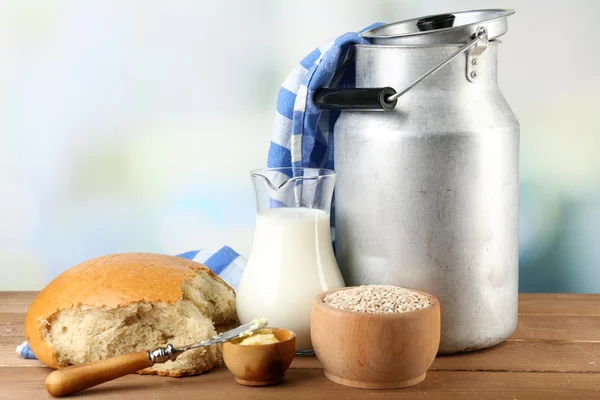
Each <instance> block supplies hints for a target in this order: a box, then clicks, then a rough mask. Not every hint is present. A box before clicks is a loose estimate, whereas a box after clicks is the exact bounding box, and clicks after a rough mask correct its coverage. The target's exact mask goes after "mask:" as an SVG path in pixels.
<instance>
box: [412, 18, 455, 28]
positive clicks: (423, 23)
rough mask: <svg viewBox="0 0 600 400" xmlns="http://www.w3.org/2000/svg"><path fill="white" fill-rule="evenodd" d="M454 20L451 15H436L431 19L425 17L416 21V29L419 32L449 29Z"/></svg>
mask: <svg viewBox="0 0 600 400" xmlns="http://www.w3.org/2000/svg"><path fill="white" fill-rule="evenodd" d="M454 19H455V17H454V15H452V14H438V15H434V16H431V17H425V18H421V19H420V20H418V21H417V28H419V30H420V31H421V32H424V31H432V30H434V29H444V28H450V27H451V26H452V25H454Z"/></svg>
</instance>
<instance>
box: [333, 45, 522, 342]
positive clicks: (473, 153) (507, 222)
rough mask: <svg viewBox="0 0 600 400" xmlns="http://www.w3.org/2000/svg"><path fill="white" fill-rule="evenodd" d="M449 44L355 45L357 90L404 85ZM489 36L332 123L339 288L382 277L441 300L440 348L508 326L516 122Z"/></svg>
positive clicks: (501, 332) (514, 281)
mask: <svg viewBox="0 0 600 400" xmlns="http://www.w3.org/2000/svg"><path fill="white" fill-rule="evenodd" d="M459 47H460V46H456V45H440V46H423V47H417V46H414V47H408V46H399V47H394V46H372V45H364V46H356V61H357V67H356V69H357V87H384V86H392V87H398V88H401V87H405V86H407V85H408V84H410V83H411V82H413V81H414V80H415V79H417V78H418V77H419V76H421V75H423V74H424V73H425V72H426V71H428V70H430V69H431V68H432V67H434V66H435V65H436V64H437V63H439V60H443V59H444V58H447V57H448V56H450V55H451V54H452V53H453V52H454V51H456V50H457V49H458V48H459ZM497 54H498V43H497V42H494V41H490V42H489V43H488V46H487V49H486V50H485V51H484V52H483V53H481V54H480V55H479V56H478V57H477V59H478V61H477V63H478V73H479V75H478V78H477V79H476V80H474V81H473V82H470V81H469V80H467V78H466V76H465V69H466V68H467V66H466V59H467V55H465V56H463V57H458V58H456V59H454V60H453V61H452V62H450V63H449V64H448V65H446V66H445V67H444V68H442V69H441V70H439V71H438V72H437V73H435V74H433V75H431V76H430V77H429V78H428V79H426V80H424V81H422V82H421V83H420V84H419V85H416V86H415V87H414V88H413V89H412V90H410V91H408V92H407V93H406V94H404V95H403V96H402V97H400V98H399V99H398V104H397V105H396V107H395V109H393V110H392V111H387V112H368V111H367V112H342V114H341V116H340V118H339V119H338V121H337V123H336V126H335V169H336V171H337V174H338V181H337V188H336V193H335V211H336V212H335V217H336V253H337V258H338V263H339V265H340V268H341V270H342V273H343V275H344V278H345V281H346V283H347V284H348V285H360V284H394V285H400V286H405V287H409V288H414V289H419V290H423V291H426V292H430V293H432V294H433V295H435V296H436V297H437V298H438V299H439V300H440V303H441V312H442V335H441V345H440V353H453V352H459V351H467V350H475V349H480V348H485V347H489V346H492V345H495V344H497V343H499V342H502V341H503V340H505V339H506V338H508V337H509V336H510V335H511V334H512V332H513V331H514V329H515V327H516V323H517V293H518V205H519V204H518V203H519V201H518V199H519V197H518V168H519V125H518V121H517V120H516V118H515V116H514V115H513V113H512V111H511V110H510V107H509V105H508V104H507V102H506V101H505V99H504V97H503V96H502V93H501V92H500V90H499V88H498V85H497V80H496V78H497Z"/></svg>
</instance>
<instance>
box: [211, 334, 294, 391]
mask: <svg viewBox="0 0 600 400" xmlns="http://www.w3.org/2000/svg"><path fill="white" fill-rule="evenodd" d="M295 347H296V335H295V334H294V332H292V331H290V330H287V329H282V328H269V327H267V328H264V329H261V330H258V331H256V332H253V333H252V334H251V335H247V336H245V335H240V337H239V338H237V339H234V340H231V341H229V342H225V343H223V348H222V351H223V361H224V362H225V365H226V366H227V368H228V369H229V371H230V372H231V373H232V374H233V375H234V376H235V381H236V382H237V383H239V384H240V385H245V386H267V385H274V384H277V383H280V382H282V381H283V379H284V376H285V372H286V371H287V369H288V368H289V366H290V364H291V363H292V360H293V359H294V349H295Z"/></svg>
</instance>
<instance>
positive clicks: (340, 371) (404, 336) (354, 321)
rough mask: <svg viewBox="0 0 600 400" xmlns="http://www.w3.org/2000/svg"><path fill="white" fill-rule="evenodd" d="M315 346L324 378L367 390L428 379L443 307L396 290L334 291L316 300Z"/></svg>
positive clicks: (413, 292)
mask: <svg viewBox="0 0 600 400" xmlns="http://www.w3.org/2000/svg"><path fill="white" fill-rule="evenodd" d="M311 337H312V343H313V347H314V350H315V354H316V355H317V357H318V359H319V361H320V362H321V364H323V369H324V372H325V376H326V377H327V378H329V379H330V380H332V381H333V382H336V383H339V384H342V385H346V386H352V387H358V388H363V389H397V388H403V387H407V386H412V385H416V384H418V383H420V382H421V381H423V379H425V374H426V372H427V369H428V368H429V367H430V366H431V364H432V363H433V360H434V359H435V356H436V354H437V351H438V348H439V344H440V304H439V302H438V300H437V299H436V298H435V297H434V296H432V295H430V294H427V293H423V292H419V291H416V290H409V289H404V288H400V287H398V286H392V285H368V286H357V287H347V288H342V289H335V290H330V291H326V292H323V293H320V294H319V295H317V296H316V297H315V298H314V299H313V305H312V314H311Z"/></svg>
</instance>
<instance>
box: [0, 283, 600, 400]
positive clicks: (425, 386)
mask: <svg viewBox="0 0 600 400" xmlns="http://www.w3.org/2000/svg"><path fill="white" fill-rule="evenodd" d="M35 295H36V293H35V292H0V399H41V398H50V397H51V396H50V395H48V394H47V393H46V391H45V389H44V380H45V378H46V375H47V374H48V373H49V372H50V369H48V368H46V367H44V366H42V364H41V363H40V362H38V361H36V360H23V359H21V358H20V357H19V356H18V355H17V354H16V352H15V347H16V346H17V345H18V344H20V343H21V342H22V341H23V340H24V339H23V321H24V318H25V313H26V311H27V308H28V307H29V304H30V303H31V302H32V301H33V298H34V297H35ZM365 397H368V398H404V397H406V398H410V399H444V400H446V399H463V400H466V399H477V400H482V399H511V400H512V399H545V400H546V399H554V398H564V399H600V295H576V294H522V295H520V297H519V325H518V327H517V330H516V332H515V333H514V335H513V336H512V337H511V338H510V339H509V340H508V341H506V342H505V343H502V344H500V345H498V346H496V347H493V348H491V349H487V350H482V351H478V352H473V353H464V354H458V355H451V356H441V357H438V358H437V359H436V360H435V362H434V363H433V365H432V367H431V369H430V371H429V372H428V373H427V377H426V378H425V381H423V382H422V383H420V384H418V385H416V386H412V387H409V388H406V389H400V390H381V391H380V390H362V389H353V388H348V387H345V386H341V385H337V384H335V383H333V382H330V381H329V380H328V379H327V378H325V376H324V375H323V370H322V367H321V364H320V363H319V361H318V360H317V359H316V358H315V357H296V359H295V360H294V362H293V364H292V366H291V368H290V370H288V372H287V374H286V381H285V382H284V383H283V384H280V385H277V386H271V387H264V388H251V387H244V386H240V385H237V384H235V383H234V382H233V376H232V375H231V374H230V373H229V371H228V370H227V369H226V368H215V369H213V370H212V371H210V372H208V373H206V374H203V375H200V376H194V377H186V378H164V377H157V376H139V375H135V374H134V375H129V376H126V377H123V378H120V379H117V380H115V381H112V382H108V383H105V384H103V385H100V386H96V387H94V388H91V389H88V390H86V391H84V392H81V393H79V394H77V395H74V396H71V397H69V398H100V399H163V398H164V399H194V400H197V399H203V400H204V399H213V398H214V399H243V398H257V399H258V398H260V399H261V400H268V399H311V400H312V399H320V398H324V399H335V398H343V399H344V400H351V399H362V398H365Z"/></svg>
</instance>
